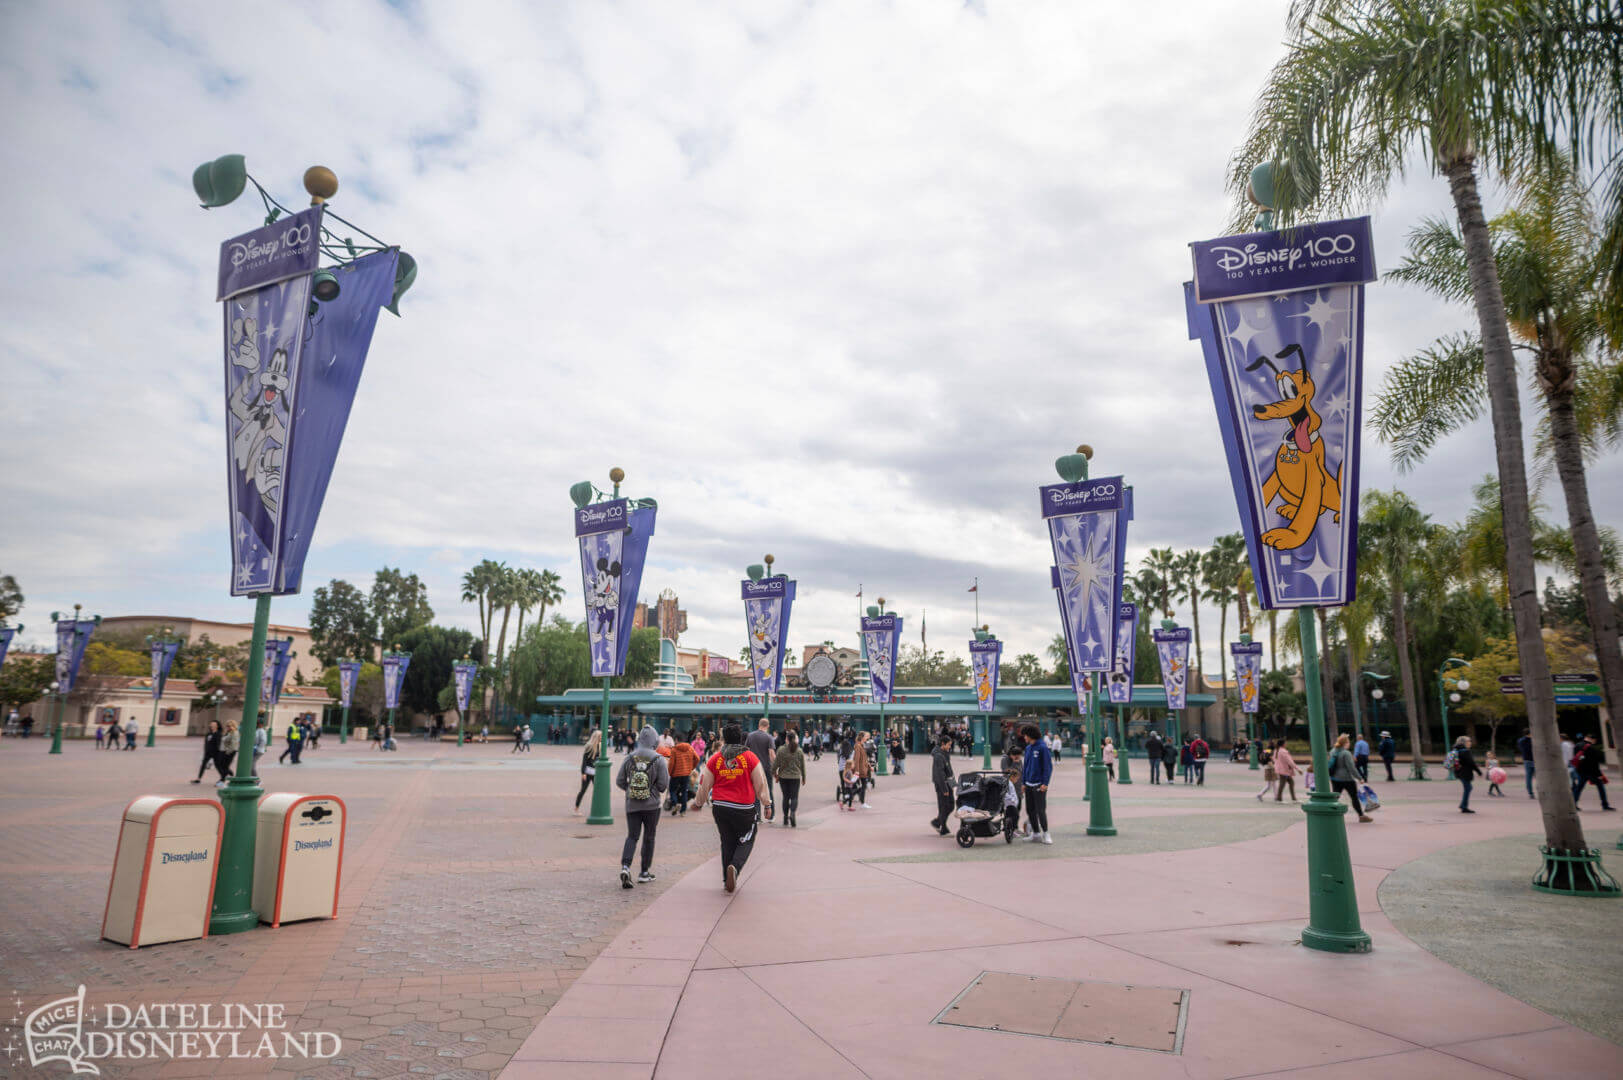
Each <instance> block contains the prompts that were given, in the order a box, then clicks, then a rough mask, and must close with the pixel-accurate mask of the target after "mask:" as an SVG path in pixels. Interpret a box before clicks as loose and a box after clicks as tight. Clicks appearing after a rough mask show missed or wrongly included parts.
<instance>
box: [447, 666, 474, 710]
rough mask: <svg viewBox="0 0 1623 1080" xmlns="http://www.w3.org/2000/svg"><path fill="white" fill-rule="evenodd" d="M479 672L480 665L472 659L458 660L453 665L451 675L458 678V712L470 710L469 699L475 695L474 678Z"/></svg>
mask: <svg viewBox="0 0 1623 1080" xmlns="http://www.w3.org/2000/svg"><path fill="white" fill-rule="evenodd" d="M478 674H479V665H478V664H476V663H474V662H473V661H472V660H458V661H457V662H456V663H454V664H452V665H451V677H452V678H454V679H455V680H456V708H457V712H460V713H466V712H467V711H468V701H469V699H470V698H472V697H473V680H474V677H475V676H477V675H478Z"/></svg>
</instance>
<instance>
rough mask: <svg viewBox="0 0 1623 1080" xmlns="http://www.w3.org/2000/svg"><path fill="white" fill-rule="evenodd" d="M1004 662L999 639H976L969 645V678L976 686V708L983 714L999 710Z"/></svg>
mask: <svg viewBox="0 0 1623 1080" xmlns="http://www.w3.org/2000/svg"><path fill="white" fill-rule="evenodd" d="M1002 661H1003V642H1001V641H999V640H998V639H997V638H995V637H987V638H976V639H975V640H974V641H971V642H970V643H969V677H970V681H972V682H973V683H974V684H975V708H977V709H979V710H980V711H981V712H991V711H992V710H993V709H995V708H997V678H998V669H999V668H1000V667H1001V666H1002Z"/></svg>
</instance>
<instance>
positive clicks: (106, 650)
mask: <svg viewBox="0 0 1623 1080" xmlns="http://www.w3.org/2000/svg"><path fill="white" fill-rule="evenodd" d="M79 670H80V671H82V672H84V673H85V674H86V675H151V674H152V657H151V656H150V655H149V654H147V653H144V652H136V651H135V650H134V649H123V648H120V647H119V646H117V645H115V644H113V643H111V642H107V641H97V640H95V639H94V638H92V639H91V642H90V644H89V645H87V646H85V658H84V661H83V663H82V665H81V667H80V669H79ZM173 673H174V672H173V669H171V670H170V674H171V676H173Z"/></svg>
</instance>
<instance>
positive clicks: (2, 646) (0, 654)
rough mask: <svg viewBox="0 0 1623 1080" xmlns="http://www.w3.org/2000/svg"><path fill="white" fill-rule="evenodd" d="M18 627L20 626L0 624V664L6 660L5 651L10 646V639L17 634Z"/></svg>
mask: <svg viewBox="0 0 1623 1080" xmlns="http://www.w3.org/2000/svg"><path fill="white" fill-rule="evenodd" d="M19 629H21V628H20V627H16V626H0V664H4V663H5V662H6V653H7V651H9V650H10V648H11V639H12V638H13V637H15V636H16V635H17V631H18V630H19Z"/></svg>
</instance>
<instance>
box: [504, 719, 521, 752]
mask: <svg viewBox="0 0 1623 1080" xmlns="http://www.w3.org/2000/svg"><path fill="white" fill-rule="evenodd" d="M523 752H524V727H523V725H522V724H521V725H519V726H518V727H515V728H514V729H513V748H512V749H511V750H509V751H507V754H508V756H509V757H511V756H512V755H514V754H521V753H523Z"/></svg>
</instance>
